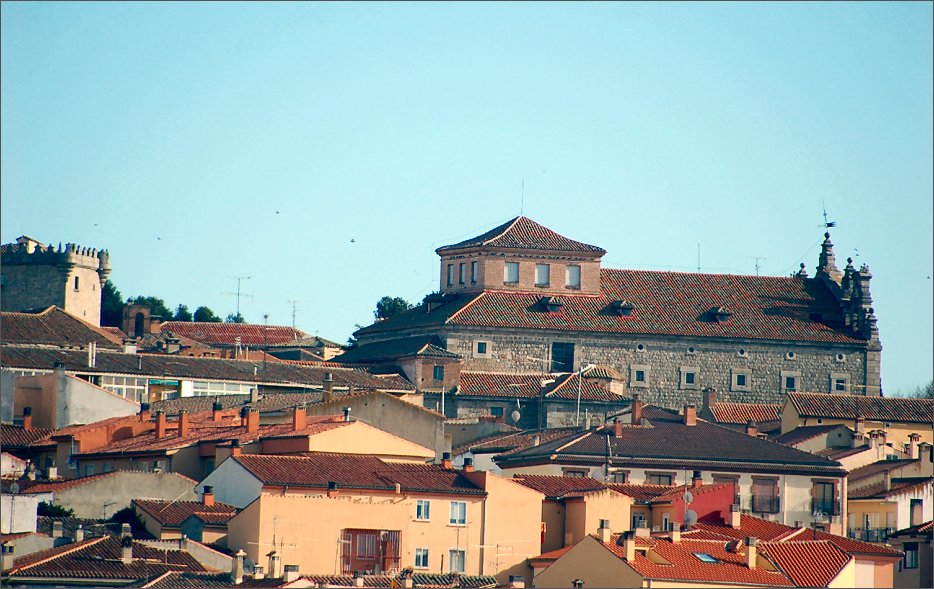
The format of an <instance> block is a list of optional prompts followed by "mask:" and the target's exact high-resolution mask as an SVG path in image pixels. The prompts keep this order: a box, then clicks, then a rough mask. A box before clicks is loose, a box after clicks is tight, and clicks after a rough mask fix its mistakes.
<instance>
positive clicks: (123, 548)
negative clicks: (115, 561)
mask: <svg viewBox="0 0 934 589" xmlns="http://www.w3.org/2000/svg"><path fill="white" fill-rule="evenodd" d="M120 562H122V563H123V564H130V563H131V562H133V536H124V537H123V538H121V539H120Z"/></svg>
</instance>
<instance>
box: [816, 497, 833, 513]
mask: <svg viewBox="0 0 934 589" xmlns="http://www.w3.org/2000/svg"><path fill="white" fill-rule="evenodd" d="M811 513H814V514H817V513H822V514H824V515H840V500H839V499H836V500H834V499H817V498H815V499H811Z"/></svg>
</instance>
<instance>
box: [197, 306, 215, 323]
mask: <svg viewBox="0 0 934 589" xmlns="http://www.w3.org/2000/svg"><path fill="white" fill-rule="evenodd" d="M194 319H195V321H204V322H207V323H220V322H221V318H220V317H218V316H217V315H215V314H214V311H212V310H210V309H209V308H207V307H198V308H197V309H195V315H194Z"/></svg>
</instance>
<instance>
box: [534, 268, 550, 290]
mask: <svg viewBox="0 0 934 589" xmlns="http://www.w3.org/2000/svg"><path fill="white" fill-rule="evenodd" d="M550 274H551V266H549V265H548V264H535V286H548V285H549V284H550V282H551V280H550Z"/></svg>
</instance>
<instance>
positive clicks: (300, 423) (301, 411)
mask: <svg viewBox="0 0 934 589" xmlns="http://www.w3.org/2000/svg"><path fill="white" fill-rule="evenodd" d="M306 425H308V411H306V410H305V406H304V405H299V406H297V407H293V408H292V431H295V432H297V431H301V430H303V429H305V426H306Z"/></svg>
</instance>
